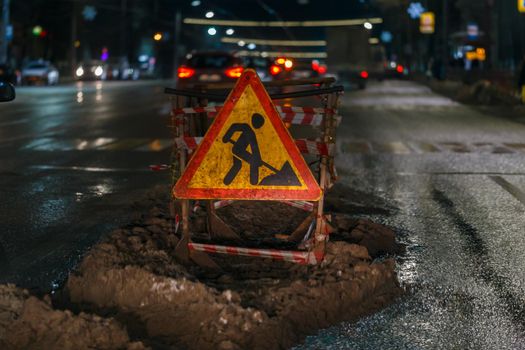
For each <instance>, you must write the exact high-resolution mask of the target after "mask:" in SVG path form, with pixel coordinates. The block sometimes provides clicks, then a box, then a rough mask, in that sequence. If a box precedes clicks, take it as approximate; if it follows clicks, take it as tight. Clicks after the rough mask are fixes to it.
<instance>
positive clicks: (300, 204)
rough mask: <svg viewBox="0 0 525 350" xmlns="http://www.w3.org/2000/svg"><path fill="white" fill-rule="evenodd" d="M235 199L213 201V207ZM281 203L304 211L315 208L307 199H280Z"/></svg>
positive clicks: (222, 206)
mask: <svg viewBox="0 0 525 350" xmlns="http://www.w3.org/2000/svg"><path fill="white" fill-rule="evenodd" d="M234 202H235V201H234V200H231V199H226V200H222V201H216V202H214V203H213V207H214V208H215V209H220V208H224V207H227V206H228V205H231V204H233V203H234ZM279 202H281V203H284V204H286V205H289V206H291V207H295V208H299V209H302V210H304V211H313V210H314V204H313V203H310V202H306V201H279Z"/></svg>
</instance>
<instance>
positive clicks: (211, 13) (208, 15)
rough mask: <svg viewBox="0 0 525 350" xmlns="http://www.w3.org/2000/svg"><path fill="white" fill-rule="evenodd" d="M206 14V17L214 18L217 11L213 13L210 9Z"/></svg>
mask: <svg viewBox="0 0 525 350" xmlns="http://www.w3.org/2000/svg"><path fill="white" fill-rule="evenodd" d="M204 16H205V17H206V18H213V16H215V13H213V11H208V12H206V14H205V15H204Z"/></svg>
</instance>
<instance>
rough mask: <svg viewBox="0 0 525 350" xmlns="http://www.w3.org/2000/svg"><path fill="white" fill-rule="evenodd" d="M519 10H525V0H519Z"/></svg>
mask: <svg viewBox="0 0 525 350" xmlns="http://www.w3.org/2000/svg"><path fill="white" fill-rule="evenodd" d="M518 11H520V12H525V0H518Z"/></svg>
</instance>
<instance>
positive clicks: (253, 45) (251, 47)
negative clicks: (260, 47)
mask: <svg viewBox="0 0 525 350" xmlns="http://www.w3.org/2000/svg"><path fill="white" fill-rule="evenodd" d="M256 47H257V45H255V44H254V43H249V44H248V49H250V50H255V48H256Z"/></svg>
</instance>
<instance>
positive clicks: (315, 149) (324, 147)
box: [175, 136, 335, 156]
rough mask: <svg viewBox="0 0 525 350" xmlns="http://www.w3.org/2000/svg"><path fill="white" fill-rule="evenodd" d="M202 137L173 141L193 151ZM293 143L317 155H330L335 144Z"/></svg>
mask: <svg viewBox="0 0 525 350" xmlns="http://www.w3.org/2000/svg"><path fill="white" fill-rule="evenodd" d="M201 141H202V137H190V136H185V137H176V138H175V143H176V144H177V147H178V148H182V149H186V150H189V151H194V150H195V149H197V146H198V145H199V144H200V143H201ZM295 144H296V145H297V148H299V151H300V152H301V153H303V154H311V155H317V156H331V155H332V154H333V153H334V150H335V144H333V143H329V144H326V143H324V142H320V141H313V140H306V139H297V140H295Z"/></svg>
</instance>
